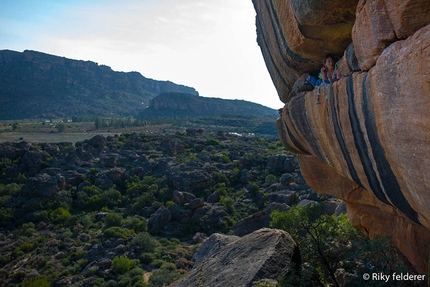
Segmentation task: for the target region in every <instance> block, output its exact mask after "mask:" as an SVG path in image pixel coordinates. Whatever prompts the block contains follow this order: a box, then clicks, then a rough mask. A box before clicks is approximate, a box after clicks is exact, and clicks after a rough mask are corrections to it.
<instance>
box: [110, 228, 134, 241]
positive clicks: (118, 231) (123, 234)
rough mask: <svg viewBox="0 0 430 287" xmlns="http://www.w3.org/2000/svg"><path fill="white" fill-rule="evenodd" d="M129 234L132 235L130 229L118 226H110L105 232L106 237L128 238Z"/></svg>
mask: <svg viewBox="0 0 430 287" xmlns="http://www.w3.org/2000/svg"><path fill="white" fill-rule="evenodd" d="M129 235H131V231H130V230H128V229H125V228H121V227H118V226H114V227H111V228H108V229H106V230H105V231H104V232H103V236H104V237H105V238H122V239H124V240H127V238H128V236H129Z"/></svg>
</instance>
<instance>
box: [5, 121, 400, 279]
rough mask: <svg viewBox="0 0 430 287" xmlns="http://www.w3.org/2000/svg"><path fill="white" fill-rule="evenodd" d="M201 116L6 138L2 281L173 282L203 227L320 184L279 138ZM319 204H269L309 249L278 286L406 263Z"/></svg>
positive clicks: (227, 228)
mask: <svg viewBox="0 0 430 287" xmlns="http://www.w3.org/2000/svg"><path fill="white" fill-rule="evenodd" d="M199 121H201V120H199ZM188 124H189V125H190V123H188ZM194 124H195V126H194V128H192V127H190V126H187V127H186V128H182V127H179V126H176V125H175V124H171V125H169V126H168V127H167V128H166V129H165V130H160V131H159V132H138V133H123V134H120V135H112V136H108V137H106V138H105V137H101V136H99V137H94V138H92V139H89V140H84V141H80V142H77V143H76V144H74V145H73V144H71V143H61V144H60V143H58V144H41V143H24V142H23V143H16V144H12V143H3V144H0V146H1V148H0V154H1V155H3V156H2V158H0V285H5V286H12V287H13V286H38V287H44V286H103V287H106V286H166V285H168V284H170V283H171V282H173V281H174V280H176V279H178V278H180V277H181V276H183V275H184V274H186V273H187V272H188V271H189V270H191V268H192V266H193V259H192V254H193V251H194V249H195V248H196V247H197V246H198V244H199V243H200V242H201V241H202V240H203V239H204V238H205V237H207V236H209V235H210V234H212V233H214V232H220V233H224V234H232V233H233V226H234V225H235V223H237V222H239V221H241V220H242V219H244V218H245V217H248V216H250V215H253V214H255V213H256V212H259V211H262V210H264V208H265V207H267V206H268V205H269V204H270V203H271V199H270V198H271V197H270V194H271V193H272V192H273V191H277V190H278V189H279V188H281V187H282V188H288V189H289V190H291V192H292V193H293V196H292V197H291V202H289V204H290V205H292V206H295V205H296V204H297V203H298V202H299V200H301V198H302V197H303V196H304V195H305V194H308V193H309V192H311V191H310V189H309V187H308V186H307V185H306V184H305V183H304V181H303V179H302V177H301V175H300V171H299V168H298V165H297V160H296V159H295V156H293V155H290V154H288V153H287V152H286V151H285V150H284V149H283V147H282V146H281V144H280V143H279V141H277V139H275V138H274V137H262V136H260V135H258V136H256V135H249V133H247V130H244V132H245V133H243V134H238V133H237V132H236V131H234V133H229V130H219V126H218V130H216V128H215V127H212V128H209V129H208V130H206V129H202V127H201V126H199V125H197V124H196V123H194ZM194 124H193V125H194ZM18 127H19V125H18ZM245 134H246V135H247V136H245ZM6 151H7V152H6ZM286 175H288V176H286ZM284 178H290V179H289V180H285V179H284ZM284 181H285V182H284ZM281 182H282V183H281ZM283 185H285V186H284V187H283ZM178 191H180V192H182V193H181V194H182V196H184V197H186V196H193V197H192V199H191V200H189V201H187V200H186V199H180V198H179V197H178ZM215 195H217V196H219V198H217V199H215V200H209V197H211V196H215ZM200 199H203V200H200ZM327 199H331V200H334V199H333V198H329V197H326V196H321V195H318V196H317V195H315V201H318V202H322V201H324V200H327ZM181 200H183V201H184V202H181ZM209 201H211V203H209ZM191 204H193V205H194V206H195V207H190V206H191ZM319 206H320V205H316V206H311V207H308V208H300V207H293V208H292V209H291V210H289V211H287V212H273V214H272V218H273V219H272V223H271V224H272V227H274V228H281V229H284V230H286V231H288V232H289V233H290V234H291V235H292V236H293V237H294V239H295V240H296V241H297V242H298V244H299V246H300V249H301V252H302V256H303V258H304V260H303V264H302V266H300V267H299V269H300V270H301V272H300V273H297V274H291V276H286V277H285V278H282V279H280V281H279V282H280V283H279V284H280V286H291V285H289V284H294V286H299V285H300V284H301V286H311V285H307V284H314V286H321V284H329V283H330V284H335V285H336V284H338V285H339V286H340V285H342V283H341V281H340V279H339V278H340V276H341V275H340V273H339V272H341V270H344V271H343V272H344V274H346V275H345V276H346V277H345V278H346V279H345V280H346V281H347V282H351V284H353V283H354V282H355V280H358V278H360V276H361V274H363V273H365V272H367V271H368V270H370V269H371V268H374V267H375V266H377V268H378V270H384V271H385V270H386V271H387V272H390V271H391V270H396V271H399V272H400V271H401V270H404V269H402V268H406V267H405V266H403V265H402V264H401V262H402V260H401V259H400V258H399V256H398V254H397V253H395V252H394V251H392V249H389V243H388V241H387V240H386V239H380V240H377V241H369V240H367V239H366V238H365V237H364V236H363V234H362V233H361V232H360V231H358V230H357V229H355V228H353V227H351V226H350V224H349V223H348V221H347V218H346V216H345V215H340V216H338V217H335V216H333V215H327V214H324V213H323V212H322V211H321V209H320V207H319ZM382 248H384V249H383V250H389V251H387V252H385V253H384V254H381V253H378V252H379V251H380V250H382ZM356 254H359V256H356ZM353 255H355V256H356V257H354V256H353ZM379 268H381V269H379ZM384 268H385V269H384ZM291 282H293V283H291ZM357 282H362V281H357ZM351 286H355V285H351ZM357 286H358V285H357Z"/></svg>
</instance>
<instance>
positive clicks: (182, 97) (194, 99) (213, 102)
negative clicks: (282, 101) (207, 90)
mask: <svg viewBox="0 0 430 287" xmlns="http://www.w3.org/2000/svg"><path fill="white" fill-rule="evenodd" d="M277 114H278V111H277V110H274V109H271V108H268V107H265V106H263V105H260V104H256V103H252V102H248V101H244V100H225V99H220V98H207V97H201V96H198V95H192V94H186V93H178V92H167V93H161V94H160V95H159V96H157V97H155V98H154V99H152V100H151V101H150V103H149V107H148V108H146V109H145V110H144V111H142V112H141V113H139V116H138V117H142V118H156V117H202V116H204V117H216V116H224V115H236V116H267V115H277Z"/></svg>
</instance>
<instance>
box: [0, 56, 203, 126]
mask: <svg viewBox="0 0 430 287" xmlns="http://www.w3.org/2000/svg"><path fill="white" fill-rule="evenodd" d="M163 92H183V93H188V94H193V95H198V92H197V91H196V90H195V89H194V88H191V87H186V86H183V85H177V84H174V83H172V82H169V81H156V80H153V79H148V78H145V77H144V76H142V75H141V74H140V73H138V72H129V73H124V72H115V71H113V70H112V69H111V68H110V67H108V66H105V65H98V64H97V63H94V62H91V61H81V60H71V59H67V58H64V57H58V56H53V55H49V54H44V53H40V52H36V51H28V50H26V51H24V52H23V53H20V52H15V51H10V50H1V51H0V120H7V119H28V118H46V119H49V118H58V117H71V116H109V117H112V116H135V115H137V114H138V113H139V112H140V111H141V110H142V109H144V108H145V107H147V106H148V104H149V101H150V100H151V99H152V98H154V97H155V96H157V95H158V94H160V93H163Z"/></svg>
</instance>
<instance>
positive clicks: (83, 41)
mask: <svg viewBox="0 0 430 287" xmlns="http://www.w3.org/2000/svg"><path fill="white" fill-rule="evenodd" d="M16 1H17V3H18V4H16V5H17V6H14V7H11V6H10V5H11V4H8V5H9V6H8V7H9V8H8V9H12V10H14V9H15V10H19V9H22V10H20V11H21V12H17V11H15V10H14V11H15V16H13V17H6V18H5V20H1V22H0V24H3V23H4V21H9V22H15V24H16V25H13V24H11V23H9V24H8V26H9V27H10V26H15V29H10V30H9V29H8V30H7V31H6V32H9V33H10V34H12V35H13V37H12V38H11V36H10V35H9V38H8V39H7V41H3V40H6V38H7V35H6V34H5V33H6V32H5V30H4V29H2V28H0V42H3V43H5V44H6V45H7V46H6V47H3V49H14V50H19V51H22V50H24V49H33V50H38V51H41V52H46V53H50V54H54V55H59V56H65V57H68V58H73V59H84V60H92V61H95V62H98V63H99V64H105V65H108V66H111V67H112V69H114V70H119V71H138V72H140V73H142V75H144V76H145V77H150V78H154V79H158V80H170V81H173V82H175V83H179V84H184V85H188V86H192V87H194V88H196V89H197V90H198V91H199V93H200V94H201V95H203V96H212V97H221V98H233V99H245V100H250V101H254V102H258V103H261V104H264V105H267V106H270V107H273V108H278V107H280V106H281V105H282V103H281V102H279V100H278V97H277V95H276V92H275V89H274V87H273V84H272V82H271V80H270V77H269V74H268V72H267V70H266V67H265V66H264V63H263V58H262V56H261V52H260V50H259V47H258V45H257V43H256V40H255V39H256V35H255V12H254V10H253V7H252V3H251V1H249V0H234V1H233V0H217V1H212V0H144V1H142V0H140V1H139V0H127V1H112V0H111V1H99V0H98V1H91V3H90V4H88V2H89V1H83V0H81V1H78V0H74V1H72V0H69V1H62V3H61V4H59V3H58V1H56V3H57V4H54V5H52V4H53V2H52V1H49V0H40V1H37V2H34V1H32V2H31V3H33V4H31V5H33V6H32V7H33V10H32V11H33V12H32V13H36V14H37V15H29V13H30V11H29V10H28V9H27V8H25V9H24V8H22V6H23V5H24V4H25V3H24V2H27V3H30V2H29V1H24V0H16ZM11 2H12V1H11ZM13 2H15V1H13ZM34 3H38V4H37V5H39V6H37V5H36V4H34ZM3 5H5V4H3V3H2V4H0V10H1V9H2V8H3V7H2V6H3ZM20 6H21V7H20ZM24 7H26V6H25V5H24ZM47 7H49V8H47ZM0 13H2V12H0ZM12 14H13V13H12ZM23 15H25V16H28V17H27V18H26V17H23ZM0 16H2V15H0ZM24 18H25V19H24ZM3 27H4V26H3ZM29 31H31V32H29ZM20 38H21V39H20Z"/></svg>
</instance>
